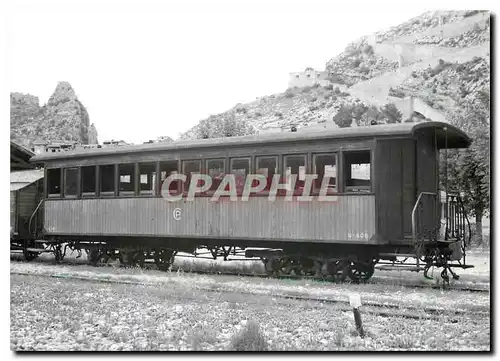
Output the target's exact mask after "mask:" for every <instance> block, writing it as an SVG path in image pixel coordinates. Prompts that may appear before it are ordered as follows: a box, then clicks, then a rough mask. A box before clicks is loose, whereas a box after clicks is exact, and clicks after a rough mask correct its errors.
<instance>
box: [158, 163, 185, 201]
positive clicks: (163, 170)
mask: <svg viewBox="0 0 500 361" xmlns="http://www.w3.org/2000/svg"><path fill="white" fill-rule="evenodd" d="M177 173H179V162H177V161H176V160H171V161H166V162H160V183H161V184H163V182H164V181H165V179H167V177H168V176H170V175H172V174H177ZM179 182H180V181H178V180H176V181H173V182H171V183H170V185H169V187H168V190H169V193H170V194H172V195H175V194H177V193H178V191H179ZM160 187H161V186H160Z"/></svg>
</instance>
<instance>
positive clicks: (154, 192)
mask: <svg viewBox="0 0 500 361" xmlns="http://www.w3.org/2000/svg"><path fill="white" fill-rule="evenodd" d="M159 164H160V162H153V161H149V162H148V161H143V162H137V188H138V189H137V192H138V193H137V194H136V195H137V196H139V197H154V196H156V195H157V193H158V192H157V190H158V178H159V174H158V168H159ZM141 165H152V166H153V167H154V175H155V176H154V180H153V179H151V182H152V184H151V185H152V188H153V189H152V190H146V191H144V190H142V189H141V184H142V183H141V175H142V174H147V173H141ZM151 178H153V177H151ZM160 184H161V183H160ZM160 193H161V192H160Z"/></svg>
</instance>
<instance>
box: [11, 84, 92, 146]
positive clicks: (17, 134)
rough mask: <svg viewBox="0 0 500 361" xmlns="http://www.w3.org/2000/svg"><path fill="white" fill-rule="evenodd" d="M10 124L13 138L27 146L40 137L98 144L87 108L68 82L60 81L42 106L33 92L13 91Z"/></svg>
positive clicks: (50, 140) (47, 139)
mask: <svg viewBox="0 0 500 361" xmlns="http://www.w3.org/2000/svg"><path fill="white" fill-rule="evenodd" d="M10 126H11V130H10V135H11V139H12V140H15V141H16V142H18V143H20V144H22V145H24V146H26V147H31V146H32V144H33V142H34V141H35V140H37V139H43V140H45V141H47V142H49V143H50V142H52V141H63V142H66V141H67V142H77V143H80V144H92V143H93V142H94V144H95V143H97V131H96V129H95V127H93V126H89V115H88V113H87V110H86V109H85V107H84V106H83V104H82V103H81V102H80V101H79V100H78V97H77V96H76V94H75V91H74V90H73V88H72V87H71V85H70V84H69V83H68V82H59V83H58V84H57V87H56V89H55V91H54V93H53V94H52V95H51V97H50V98H49V100H48V102H47V104H45V105H43V106H40V105H39V100H38V98H37V97H35V96H33V95H30V94H21V93H11V95H10ZM89 138H90V139H89ZM89 140H90V142H89Z"/></svg>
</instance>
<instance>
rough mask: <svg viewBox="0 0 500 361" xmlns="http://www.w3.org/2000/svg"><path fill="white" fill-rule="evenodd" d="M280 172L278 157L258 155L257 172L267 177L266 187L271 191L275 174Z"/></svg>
mask: <svg viewBox="0 0 500 361" xmlns="http://www.w3.org/2000/svg"><path fill="white" fill-rule="evenodd" d="M276 173H278V157H257V174H262V175H263V176H264V177H266V179H267V184H266V188H264V190H266V191H269V190H270V189H271V184H272V183H273V176H274V175H275V174H276Z"/></svg>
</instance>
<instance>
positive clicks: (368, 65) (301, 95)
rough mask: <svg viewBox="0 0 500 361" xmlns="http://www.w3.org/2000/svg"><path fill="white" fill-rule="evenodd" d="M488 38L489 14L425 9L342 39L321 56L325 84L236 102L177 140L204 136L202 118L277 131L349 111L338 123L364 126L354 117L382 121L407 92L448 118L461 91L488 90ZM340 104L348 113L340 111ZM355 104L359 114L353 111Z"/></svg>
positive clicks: (473, 94)
mask: <svg viewBox="0 0 500 361" xmlns="http://www.w3.org/2000/svg"><path fill="white" fill-rule="evenodd" d="M489 41H490V23H489V13H488V12H483V11H434V12H426V13H424V14H422V15H420V16H418V17H415V18H413V19H410V20H408V21H407V22H405V23H403V24H401V25H399V26H396V27H393V28H390V29H387V30H385V31H380V32H378V33H374V34H371V35H367V36H365V37H363V38H361V39H358V40H356V41H354V42H352V43H351V44H349V45H348V46H347V47H346V49H345V50H344V51H343V52H342V53H341V54H338V55H337V56H335V57H333V58H332V59H330V60H328V61H327V62H326V64H325V69H326V70H327V71H328V73H329V81H330V84H329V85H328V86H320V85H318V84H316V85H315V86H312V87H302V88H290V89H287V90H286V91H284V92H283V93H280V94H274V95H269V96H264V97H261V98H258V99H257V100H256V101H254V102H251V103H247V104H237V105H236V106H234V107H233V108H231V109H229V110H228V111H226V112H223V113H221V114H217V115H213V116H211V117H210V118H208V119H204V120H202V121H200V123H199V124H198V125H197V126H195V127H194V128H192V129H190V130H189V131H187V132H186V133H184V134H183V135H182V136H181V139H186V138H193V137H203V134H202V133H200V131H199V130H200V127H201V126H203V127H206V124H207V121H214V124H215V123H217V122H215V121H218V120H223V119H227V118H231V119H235V120H236V121H240V122H248V124H250V126H251V127H253V128H254V129H255V130H256V131H257V132H267V131H281V129H282V128H283V127H287V126H289V125H291V124H294V125H297V126H298V127H299V128H300V127H304V126H310V125H314V124H318V123H324V122H335V123H337V124H339V123H338V122H337V120H338V118H339V115H342V114H346V116H349V117H352V119H349V120H347V121H343V122H341V123H342V124H343V125H342V126H349V125H350V124H351V122H350V120H352V124H355V123H356V124H358V125H364V123H366V122H364V123H363V122H361V123H362V124H360V122H359V121H358V120H359V119H363V118H366V117H367V116H373V115H376V116H375V118H376V119H377V121H378V122H386V121H389V120H390V119H391V117H390V116H389V117H387V116H386V115H387V114H390V113H391V112H392V110H391V112H384V109H383V108H384V106H385V105H387V104H388V103H392V102H393V103H394V104H397V103H398V101H397V100H398V99H399V98H404V97H408V96H416V97H419V98H420V99H421V100H422V102H421V103H422V104H425V103H426V106H427V107H429V108H434V109H431V110H432V111H434V114H437V112H442V113H443V117H446V119H448V118H449V117H454V116H456V114H458V113H459V112H460V109H461V107H462V106H463V104H464V100H463V97H466V98H467V99H469V98H474V97H477V96H481V95H480V94H484V93H486V92H489V86H490V85H489V77H490V71H489V67H490V65H489ZM469 49H470V50H469ZM292 70H294V69H290V71H292ZM469 100H470V99H469ZM346 108H349V109H351V110H352V109H355V111H354V112H352V111H349V112H344V110H345V109H346ZM361 110H362V111H364V112H365V114H364V115H362V116H353V114H354V113H359V111H361ZM436 111H437V112H436ZM431 113H432V112H430V113H429V114H431ZM337 114H339V115H337ZM419 118H420V119H425V117H423V116H421V114H420V115H417V116H415V114H411V115H408V116H407V119H410V120H411V119H413V120H414V119H419ZM407 119H402V120H403V121H405V120H407ZM205 133H206V132H205ZM215 133H217V132H215Z"/></svg>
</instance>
